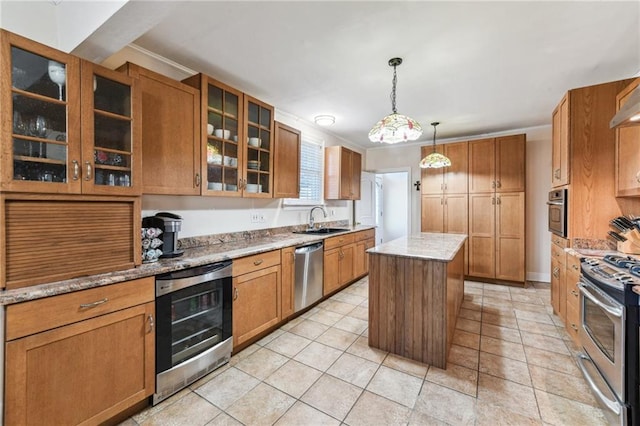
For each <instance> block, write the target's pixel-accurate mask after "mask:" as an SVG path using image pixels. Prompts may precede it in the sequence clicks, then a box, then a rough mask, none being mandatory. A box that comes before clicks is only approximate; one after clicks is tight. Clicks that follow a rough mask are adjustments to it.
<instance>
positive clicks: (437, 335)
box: [367, 232, 467, 368]
mask: <svg viewBox="0 0 640 426" xmlns="http://www.w3.org/2000/svg"><path fill="white" fill-rule="evenodd" d="M466 239H467V236H466V235H461V234H440V233H428V232H424V233H420V234H414V235H410V236H407V237H402V238H399V239H397V240H393V241H390V242H388V243H384V244H381V245H378V246H376V247H373V248H371V249H369V250H367V252H368V253H369V346H371V347H374V348H378V349H382V350H385V351H389V352H391V353H394V354H397V355H400V356H403V357H405V358H410V359H413V360H416V361H419V362H423V363H425V364H430V365H433V366H435V367H438V368H446V364H447V354H448V352H449V348H450V347H451V343H452V341H453V333H454V331H455V326H456V318H457V316H458V311H459V309H460V306H461V305H462V299H463V297H464V242H465V240H466Z"/></svg>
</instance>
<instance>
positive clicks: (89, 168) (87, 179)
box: [84, 161, 93, 182]
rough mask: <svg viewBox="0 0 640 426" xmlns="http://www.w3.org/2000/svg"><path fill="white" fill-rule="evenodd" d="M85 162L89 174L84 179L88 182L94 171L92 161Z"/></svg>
mask: <svg viewBox="0 0 640 426" xmlns="http://www.w3.org/2000/svg"><path fill="white" fill-rule="evenodd" d="M84 164H85V165H86V166H87V175H86V176H85V177H84V180H86V181H87V182H88V181H90V180H91V174H92V172H93V168H92V167H91V163H89V162H88V161H85V162H84Z"/></svg>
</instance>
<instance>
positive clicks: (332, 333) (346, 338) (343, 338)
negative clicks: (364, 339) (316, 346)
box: [316, 327, 358, 351]
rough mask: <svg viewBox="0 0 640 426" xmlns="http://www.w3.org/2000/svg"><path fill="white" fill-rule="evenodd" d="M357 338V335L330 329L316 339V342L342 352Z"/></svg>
mask: <svg viewBox="0 0 640 426" xmlns="http://www.w3.org/2000/svg"><path fill="white" fill-rule="evenodd" d="M357 338H358V335H357V334H354V333H350V332H348V331H344V330H340V329H338V328H334V327H331V328H330V329H328V330H327V331H325V332H324V333H322V335H320V337H318V338H317V339H316V342H318V343H322V344H324V345H328V346H331V347H334V348H336V349H340V350H343V351H344V350H345V349H347V348H348V347H349V346H351V344H352V343H353V342H355V341H356V339H357Z"/></svg>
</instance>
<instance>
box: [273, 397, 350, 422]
mask: <svg viewBox="0 0 640 426" xmlns="http://www.w3.org/2000/svg"><path fill="white" fill-rule="evenodd" d="M302 425H313V426H339V425H340V421H339V420H336V419H334V418H333V417H331V416H328V415H326V414H325V413H323V412H322V411H318V410H316V409H315V408H313V407H310V406H308V405H307V404H305V403H303V402H300V401H297V402H296V403H295V404H293V406H292V407H291V408H289V411H287V412H286V413H285V414H284V416H282V417H280V420H278V421H277V422H276V423H275V426H302Z"/></svg>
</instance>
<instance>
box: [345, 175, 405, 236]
mask: <svg viewBox="0 0 640 426" xmlns="http://www.w3.org/2000/svg"><path fill="white" fill-rule="evenodd" d="M409 178H410V170H409V169H399V170H398V169H394V170H382V171H374V172H362V177H361V186H360V194H361V198H360V200H358V201H356V203H355V204H356V205H355V209H356V222H357V223H359V224H362V225H372V226H376V245H378V244H381V243H383V242H387V241H391V240H395V239H396V238H400V237H403V236H406V235H409V234H410V233H411V205H410V204H411V197H410V189H411V182H410V179H409Z"/></svg>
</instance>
